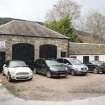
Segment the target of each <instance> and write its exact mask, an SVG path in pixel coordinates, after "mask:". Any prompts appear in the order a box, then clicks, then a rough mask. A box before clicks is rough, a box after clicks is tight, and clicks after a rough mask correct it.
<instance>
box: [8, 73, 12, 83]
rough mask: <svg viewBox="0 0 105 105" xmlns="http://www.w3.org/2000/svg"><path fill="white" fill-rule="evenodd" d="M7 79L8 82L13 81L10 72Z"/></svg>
mask: <svg viewBox="0 0 105 105" xmlns="http://www.w3.org/2000/svg"><path fill="white" fill-rule="evenodd" d="M7 79H8V82H12V79H11V75H10V73H8V75H7Z"/></svg>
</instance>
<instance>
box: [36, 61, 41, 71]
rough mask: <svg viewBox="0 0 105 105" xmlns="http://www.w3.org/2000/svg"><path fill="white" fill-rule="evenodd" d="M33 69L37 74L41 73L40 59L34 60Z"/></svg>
mask: <svg viewBox="0 0 105 105" xmlns="http://www.w3.org/2000/svg"><path fill="white" fill-rule="evenodd" d="M35 69H36V71H37V73H41V70H40V69H41V61H40V59H38V60H36V62H35Z"/></svg>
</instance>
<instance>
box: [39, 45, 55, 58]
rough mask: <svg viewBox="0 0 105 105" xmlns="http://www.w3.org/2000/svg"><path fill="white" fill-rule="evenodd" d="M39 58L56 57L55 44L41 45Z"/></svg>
mask: <svg viewBox="0 0 105 105" xmlns="http://www.w3.org/2000/svg"><path fill="white" fill-rule="evenodd" d="M39 55H40V58H57V46H55V45H49V44H46V45H41V46H40V51H39Z"/></svg>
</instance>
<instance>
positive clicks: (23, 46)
mask: <svg viewBox="0 0 105 105" xmlns="http://www.w3.org/2000/svg"><path fill="white" fill-rule="evenodd" d="M12 59H14V60H23V61H25V62H26V63H27V64H28V65H29V66H30V67H31V68H33V62H34V46H33V45H31V44H27V43H18V44H14V45H13V46H12Z"/></svg>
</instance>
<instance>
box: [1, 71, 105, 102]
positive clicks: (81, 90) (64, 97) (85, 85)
mask: <svg viewBox="0 0 105 105" xmlns="http://www.w3.org/2000/svg"><path fill="white" fill-rule="evenodd" d="M0 80H1V81H2V83H3V84H4V86H5V87H6V88H7V89H8V90H10V91H11V92H12V93H13V94H14V95H16V96H18V97H20V98H24V99H28V100H49V101H50V100H51V101H71V100H77V99H85V98H88V97H97V96H101V95H105V74H91V73H89V74H88V75H87V76H71V75H69V76H68V77H67V78H57V79H53V78H47V77H45V76H42V75H34V76H33V80H32V81H22V82H13V83H9V82H7V79H6V77H4V76H2V74H0Z"/></svg>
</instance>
